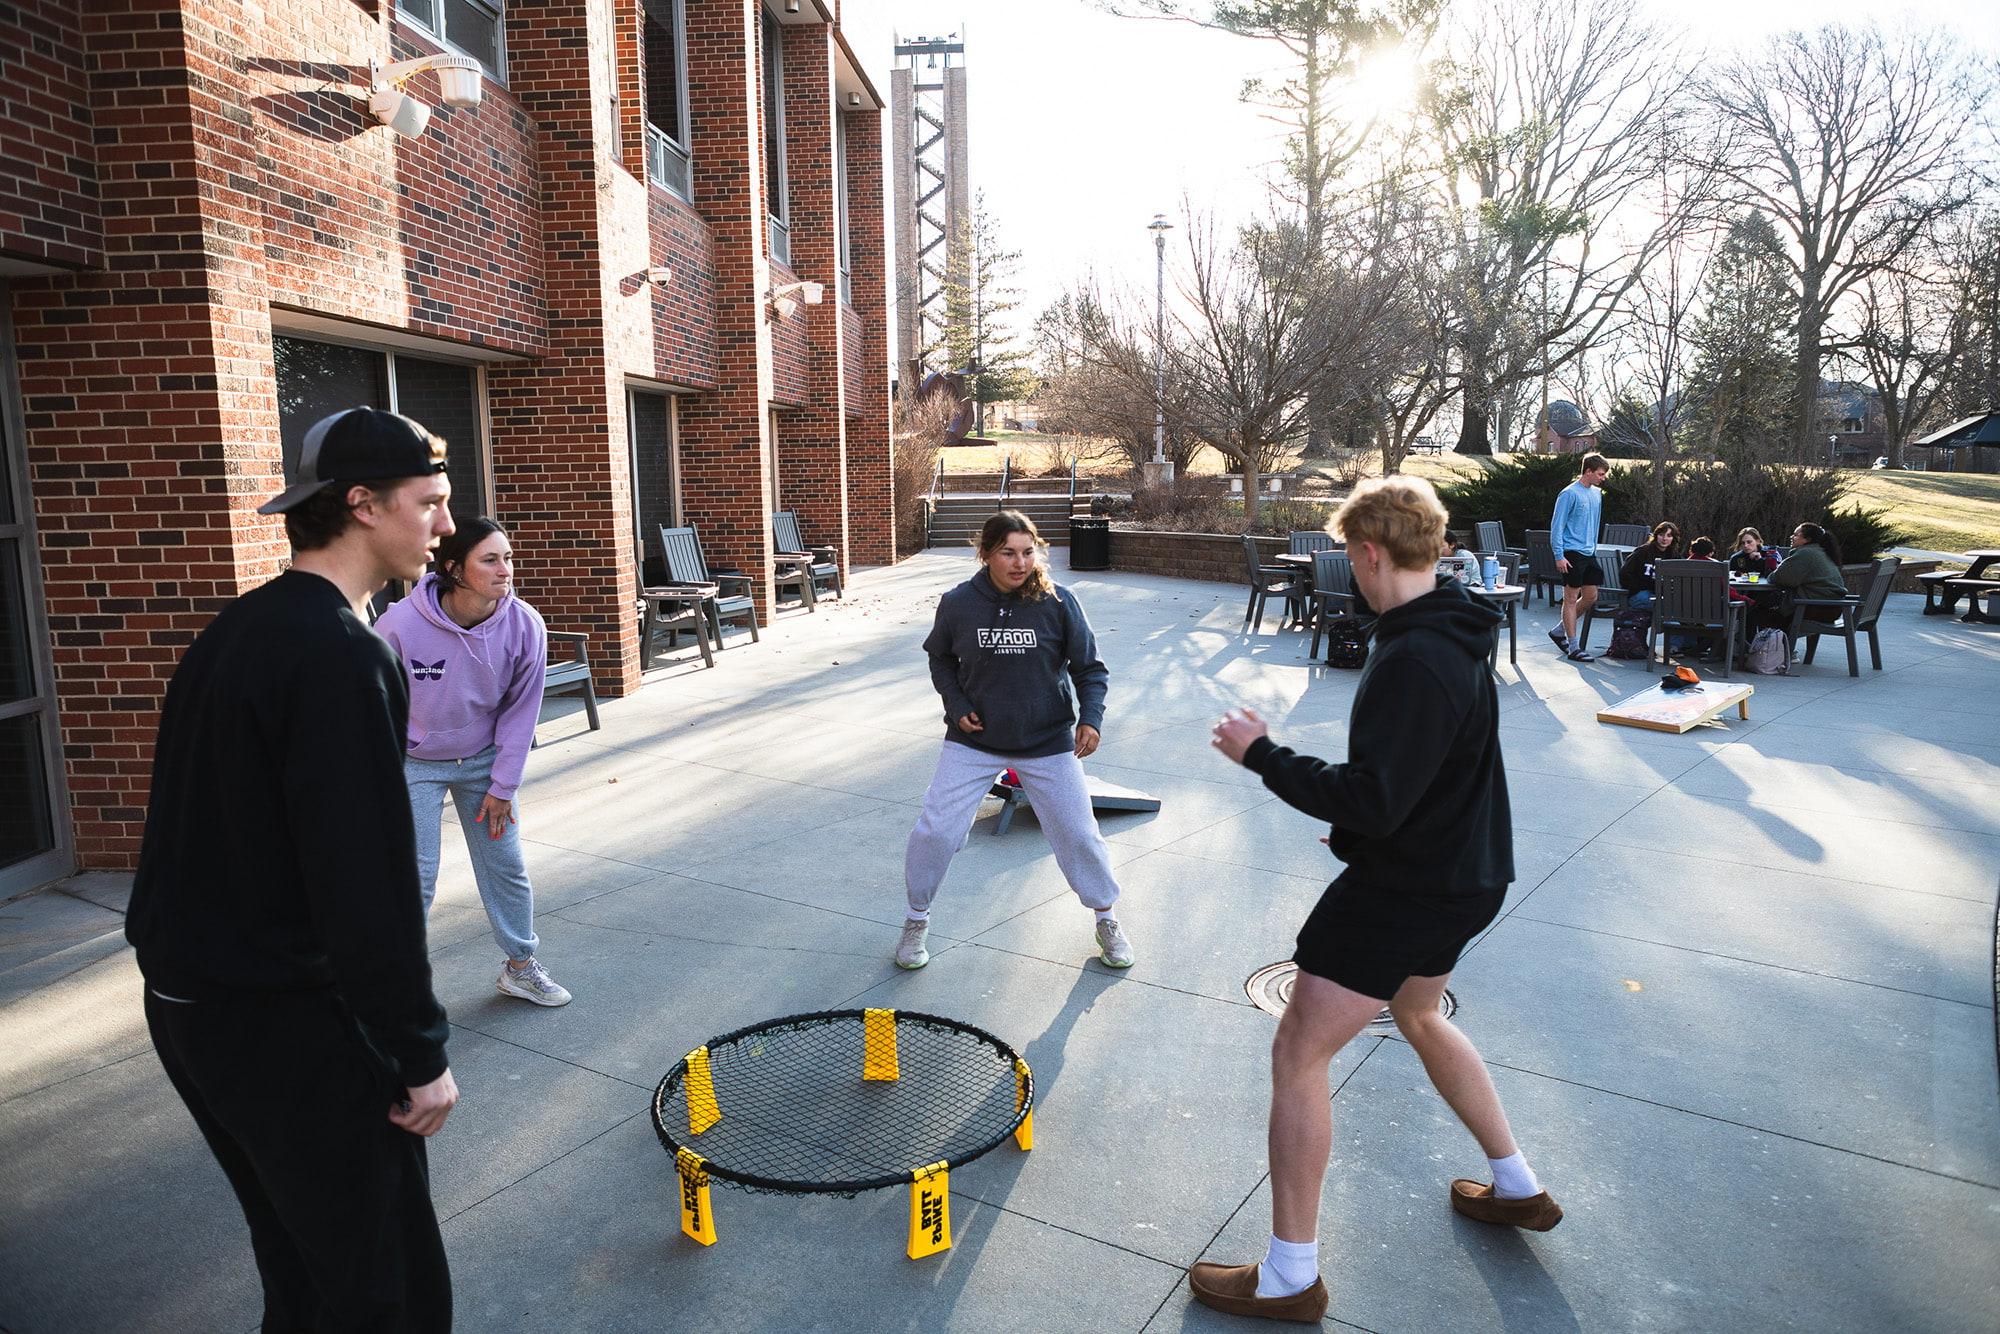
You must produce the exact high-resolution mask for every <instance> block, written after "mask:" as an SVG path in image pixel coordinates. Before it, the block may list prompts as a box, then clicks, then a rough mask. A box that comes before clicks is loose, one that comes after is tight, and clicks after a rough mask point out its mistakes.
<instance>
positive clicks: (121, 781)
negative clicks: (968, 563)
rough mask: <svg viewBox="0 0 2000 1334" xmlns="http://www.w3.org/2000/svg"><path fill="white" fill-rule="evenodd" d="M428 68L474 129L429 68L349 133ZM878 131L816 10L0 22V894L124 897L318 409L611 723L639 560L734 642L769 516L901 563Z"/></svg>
mask: <svg viewBox="0 0 2000 1334" xmlns="http://www.w3.org/2000/svg"><path fill="white" fill-rule="evenodd" d="M441 53H443V54H453V53H455V54H459V55H467V56H471V57H474V58H475V59H476V60H477V62H478V64H479V66H480V67H481V69H480V75H479V79H480V82H479V85H478V86H479V88H480V92H481V98H480V102H479V105H477V106H475V107H458V108H452V107H447V106H446V105H444V103H443V97H444V95H445V94H444V85H443V83H442V80H443V78H444V77H446V76H444V75H442V74H441V73H439V72H438V71H436V70H425V71H422V72H418V73H416V74H414V75H412V76H410V77H409V78H408V79H407V81H406V82H404V83H403V84H402V85H401V90H402V91H403V92H404V93H405V94H407V95H408V96H410V97H412V98H414V99H415V100H416V101H418V102H421V103H423V104H425V105H426V106H428V107H429V108H431V110H432V111H433V113H434V114H433V115H432V116H431V118H430V121H429V124H428V127H427V128H424V129H423V131H422V132H421V133H420V134H418V135H416V136H414V137H409V136H406V135H405V134H402V133H399V132H398V131H397V130H394V129H391V128H389V127H387V126H385V125H383V124H380V123H378V121H377V119H376V117H375V116H374V115H373V114H371V110H370V89H371V84H372V83H374V82H375V81H376V76H375V75H374V73H373V72H372V71H373V67H375V66H386V65H388V64H390V63H391V62H395V61H407V60H413V59H416V58H420V57H424V56H430V55H435V54H441ZM880 112H881V101H880V99H879V97H878V96H877V94H876V92H875V89H874V87H873V86H872V85H871V84H870V82H869V80H868V78H867V75H866V73H865V72H864V71H863V70H862V68H861V67H860V65H859V63H858V62H857V61H856V60H855V58H854V56H853V53H852V52H851V51H850V50H849V49H848V47H847V44H846V42H845V40H844V39H843V38H842V36H841V32H840V26H839V3H838V0H761V2H760V0H286V2H285V3H283V4H272V5H243V4H240V3H238V2H237V0H101V3H92V4H89V5H79V4H76V3H75V2H74V0H22V2H20V3H15V4H11V5H8V6H5V7H4V8H0V426H4V442H0V897H4V895H5V894H6V893H8V892H12V891H14V890H16V889H18V888H21V887H25V886H27V885H32V884H35V883H40V882H41V881H43V880H47V879H49V878H52V877H53V876H55V875H58V874H61V873H62V872H63V871H65V870H66V869H67V868H68V867H70V866H72V865H75V866H80V867H123V866H129V865H130V864H131V863H132V861H133V859H134V856H135V854H136V851H137V848H138V841H139V835H140V829H141V825H142V822H143V819H144V809H145V802H146V788H147V780H148V773H149V766H150V759H151V739H152V734H153V728H154V724H155V719H156V713H157V708H158V704H159V700H160V697H161V694H162V691H163V689H164V686H165V683H166V680H167V678H168V676H169V675H170V674H171V672H172V670H173V667H174V664H175V663H176V661H178V659H179V656H180V653H181V651H182V649H183V648H184V647H185V646H186V645H187V643H188V642H189V640H190V639H191V638H192V637H193V636H194V634H195V633H196V632H197V631H198V630H200V629H201V627H202V626H203V625H204V624H206V623H207V621H208V619H209V618H210V617H211V616H212V615H213V614H214V613H215V611H216V610H217V609H218V608H219V607H220V606H221V605H222V604H223V603H224V602H225V601H227V600H228V599H229V598H232V597H234V596H236V595H237V594H239V593H241V592H243V591H245V590H246V589H248V588H250V587H252V586H254V585H256V584H257V583H259V582H261V581H263V580H265V579H268V578H270V577H271V576H272V575H274V574H275V573H277V571H278V570H279V569H280V568H281V564H282V562H283V560H284V558H285V555H286V551H287V548H286V545H285V541H284V532H283V528H282V525H281V524H280V523H277V522H273V521H272V520H269V519H265V518H262V517H260V516H258V515H257V514H256V513H255V509H256V506H257V505H258V504H259V503H261V502H262V501H263V500H264V499H265V498H267V497H268V496H270V495H271V494H273V493H274V492H275V491H276V490H277V489H278V488H279V485H280V475H281V470H282V458H283V456H284V455H283V451H284V450H285V448H286V447H287V445H290V446H292V447H296V444H297V442H298V440H299V438H300V437H301V436H302V434H303V432H304V430H305V428H306V427H307V426H308V425H310V423H311V422H312V421H313V420H315V419H316V418H318V417H319V416H321V415H323V414H324V413H325V412H328V411H331V410H333V409H335V408H338V407H346V406H351V405H352V404H354V403H357V402H372V403H375V404H377V405H380V406H385V407H394V408H396V409H397V410H399V411H402V412H405V413H407V414H409V415H411V416H413V417H416V418H418V419H419V420H421V421H423V422H425V423H426V424H427V425H429V426H431V427H432V428H433V429H434V430H436V431H438V432H439V433H440V434H441V435H444V436H445V437H446V438H447V439H448V440H449V441H450V442H451V446H452V449H451V461H452V463H451V472H452V480H453V487H454V490H455V492H456V493H457V494H456V495H455V496H454V505H453V508H454V510H455V511H457V512H458V513H459V514H460V515H461V516H463V515H467V514H474V513H479V512H482V511H483V512H488V513H492V514H494V515H496V516H497V517H499V518H500V519H501V520H502V521H503V522H505V523H506V524H507V525H508V526H509V527H510V528H511V529H512V531H513V534H514V543H515V546H516V548H517V550H518V551H519V553H520V563H521V573H520V584H521V588H522V592H523V594H524V595H525V596H526V597H527V598H528V599H529V600H530V601H532V602H533V603H535V605H536V606H537V607H539V608H540V609H541V611H542V612H543V613H544V615H545V616H546V617H547V619H548V622H549V624H550V626H551V627H552V628H557V629H565V630H585V631H588V632H589V634H590V636H591V649H592V656H593V658H594V659H596V660H598V661H600V662H601V663H602V664H603V666H602V668H601V677H600V682H601V685H602V687H603V688H604V689H605V690H606V691H608V692H610V693H613V694H619V693H624V692H627V691H631V690H635V689H637V688H639V685H640V674H639V654H638V640H637V625H636V621H635V618H634V615H633V607H634V602H635V596H636V591H637V589H638V587H639V585H640V581H641V578H642V571H643V567H644V561H645V560H646V559H647V554H648V551H649V550H650V551H651V552H652V553H653V554H654V555H657V548H658V538H657V535H656V534H657V529H658V527H659V526H660V525H662V524H674V523H689V522H691V523H694V524H696V525H698V526H699V528H700V530H701V535H702V539H703V542H704V544H705V546H706V548H707V550H708V553H709V556H710V560H711V562H712V563H714V564H717V565H732V564H733V565H736V566H740V567H741V568H743V569H746V570H750V571H762V572H763V575H764V579H763V583H762V585H761V588H760V600H761V601H762V602H764V603H765V604H766V605H767V606H768V603H769V600H770V594H771V574H772V563H771V560H770V546H771V539H770V518H769V516H770V511H771V510H772V509H773V508H775V507H778V506H782V505H789V506H793V507H796V508H798V509H799V510H801V511H802V514H803V518H804V522H805V530H806V533H807V535H808V536H809V537H811V538H812V539H814V540H816V541H822V542H833V543H836V544H838V545H839V546H840V547H841V548H842V550H843V551H844V553H845V555H846V557H847V559H849V560H850V561H852V562H854V563H857V564H871V563H882V562H886V561H888V560H890V559H892V549H891V522H890V512H889V503H888V497H889V485H890V468H889V403H888V382H887V350H886V321H887V314H886V302H885V292H884V254H883V244H882V236H883V225H882V224H883V218H882V206H883V202H882V201H883V173H882V135H881V114H880ZM666 270H670V271H671V273H670V275H669V274H668V273H666V272H665V271H666ZM800 283H816V284H820V285H822V286H823V290H824V293H825V295H824V300H823V301H821V302H820V303H819V304H816V305H814V304H805V303H804V302H803V301H802V300H800V299H799V298H800V297H801V296H803V295H804V293H805V291H806V289H802V288H799V287H798V286H797V284H800Z"/></svg>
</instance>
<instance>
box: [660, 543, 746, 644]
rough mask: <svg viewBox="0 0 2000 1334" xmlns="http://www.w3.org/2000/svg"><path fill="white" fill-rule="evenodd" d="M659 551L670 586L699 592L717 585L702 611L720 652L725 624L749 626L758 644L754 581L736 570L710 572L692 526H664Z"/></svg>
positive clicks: (704, 600) (705, 599)
mask: <svg viewBox="0 0 2000 1334" xmlns="http://www.w3.org/2000/svg"><path fill="white" fill-rule="evenodd" d="M660 551H661V554H662V555H663V557H664V558H665V560H666V565H667V582H668V585H669V586H672V585H674V584H680V585H683V586H691V587H694V588H697V589H698V588H701V587H703V586H704V585H709V584H713V585H715V587H716V589H717V591H716V592H715V593H712V594H708V593H704V594H703V595H702V597H701V609H702V612H703V614H704V615H706V616H707V618H708V627H709V629H710V630H711V631H712V632H713V633H714V635H715V647H716V648H717V649H718V650H720V649H721V648H723V647H724V644H723V642H722V623H723V622H724V621H745V622H747V623H748V624H749V626H750V640H751V642H752V643H755V642H756V641H757V640H758V638H759V635H758V633H757V603H756V601H755V600H754V599H753V598H752V597H751V596H750V589H751V587H752V586H753V585H754V584H755V582H756V581H755V580H753V579H752V578H751V577H750V576H749V575H747V574H743V573H740V572H738V571H735V570H713V571H712V570H710V569H709V568H708V561H707V559H706V558H705V557H704V556H703V555H702V554H701V534H700V533H698V532H696V531H695V528H694V525H692V524H690V525H688V526H687V527H685V528H668V527H665V526H664V525H663V526H662V527H661V528H660Z"/></svg>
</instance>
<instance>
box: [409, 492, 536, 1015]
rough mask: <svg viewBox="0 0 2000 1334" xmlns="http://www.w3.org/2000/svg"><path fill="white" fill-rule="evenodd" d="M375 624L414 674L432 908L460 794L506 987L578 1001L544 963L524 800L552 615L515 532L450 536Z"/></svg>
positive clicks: (417, 771) (413, 729) (412, 758)
mask: <svg viewBox="0 0 2000 1334" xmlns="http://www.w3.org/2000/svg"><path fill="white" fill-rule="evenodd" d="M375 629H376V631H377V633H379V634H380V635H381V636H382V637H383V638H384V639H386V640H388V641H389V644H390V646H391V647H392V648H394V649H395V650H396V656H397V657H398V658H400V659H401V660H402V663H403V670H404V672H405V673H407V674H408V676H409V680H410V735H409V743H408V750H407V752H406V753H405V756H404V759H403V777H404V780H405V781H406V782H407V783H408V784H409V787H410V813H411V815H412V816H413V817H414V818H415V820H416V826H417V870H418V872H419V873H420V874H421V875H422V877H423V886H424V912H425V913H426V914H428V913H429V912H430V908H431V899H432V897H433V896H434V895H435V894H436V893H437V872H438V855H439V848H438V844H439V841H440V838H441V832H442V831H441V828H440V826H441V824H442V821H443V818H444V800H445V797H446V795H447V794H449V795H450V797H451V799H452V801H453V802H454V803H455V804H456V805H457V806H458V823H459V827H460V829H461V830H462V831H463V832H464V834H465V847H466V851H467V852H468V853H470V854H471V856H472V875H473V879H474V880H475V881H477V882H478V885H479V898H480V901H481V902H482V903H484V904H485V905H486V920H487V921H489V922H491V923H492V925H493V939H494V940H495V941H496V942H498V944H499V946H500V951H501V953H503V954H504V955H506V956H507V961H506V964H505V965H504V966H503V967H502V968H501V969H500V976H499V978H498V980H497V981H496V982H495V983H494V987H495V989H496V990H498V991H499V992H500V994H501V995H503V996H518V997H519V998H521V999H522V1000H526V1001H533V1002H534V1003H535V1004H537V1005H567V1004H569V1000H570V995H569V992H568V991H566V990H564V989H563V988H562V987H561V986H559V985H558V984H557V983H556V980H555V979H554V978H552V977H550V976H549V974H548V970H547V969H545V968H543V967H542V965H541V963H540V962H539V961H538V960H537V959H536V958H535V948H536V946H537V945H538V944H539V943H540V942H539V941H538V940H537V939H536V938H535V890H534V886H533V885H531V884H530V883H529V881H528V868H527V866H526V864H525V863H524V862H523V861H522V859H521V830H520V812H519V811H518V809H517V808H516V803H515V799H514V798H515V792H516V791H517V790H518V789H519V787H520V786H521V771H522V769H523V768H524V767H525V766H526V764H527V760H528V747H529V745H530V744H531V743H532V742H533V741H534V738H535V720H536V719H537V717H539V716H540V714H541V711H542V679H543V672H544V670H545V669H546V667H547V663H548V631H547V629H546V628H545V627H544V626H543V625H542V618H541V616H540V614H538V613H537V612H536V611H535V609H534V608H533V607H530V606H529V605H528V604H527V603H525V602H523V601H521V600H520V599H519V598H517V597H515V596H514V548H513V546H512V545H511V544H510V543H509V542H508V541H507V532H506V530H505V529H503V528H502V527H501V526H500V525H499V524H497V523H495V522H493V520H491V519H487V518H478V519H473V520H471V521H470V522H468V523H466V524H464V525H463V526H461V527H460V528H459V529H458V531H457V532H455V533H453V534H452V535H451V536H450V537H447V538H445V539H444V541H443V542H441V543H439V544H438V549H437V561H436V565H435V567H434V572H433V573H431V574H427V575H425V576H424V577H423V579H422V580H421V581H419V582H418V584H417V586H416V588H414V589H413V590H411V592H410V595H409V596H408V597H406V598H404V599H403V600H402V601H401V602H398V603H396V604H395V605H394V606H392V607H390V608H389V610H387V611H385V612H383V613H382V618H381V619H380V620H379V621H377V622H376V623H375Z"/></svg>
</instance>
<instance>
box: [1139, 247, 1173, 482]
mask: <svg viewBox="0 0 2000 1334" xmlns="http://www.w3.org/2000/svg"><path fill="white" fill-rule="evenodd" d="M1173 229H1174V225H1173V224H1172V223H1171V222H1168V221H1167V215H1166V214H1164V213H1155V214H1154V215H1153V220H1152V221H1151V222H1149V223H1147V224H1146V230H1147V231H1149V232H1151V233H1152V234H1153V257H1154V268H1153V462H1152V464H1151V466H1150V467H1148V468H1147V469H1146V470H1145V471H1146V472H1147V473H1149V474H1151V475H1150V476H1149V477H1148V478H1147V480H1148V481H1151V482H1154V483H1156V484H1158V483H1166V482H1171V481H1173V479H1174V469H1173V465H1172V464H1170V463H1168V462H1167V370H1166V353H1167V233H1168V232H1170V231H1172V230H1173Z"/></svg>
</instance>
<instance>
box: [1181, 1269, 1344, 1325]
mask: <svg viewBox="0 0 2000 1334" xmlns="http://www.w3.org/2000/svg"><path fill="white" fill-rule="evenodd" d="M1188 1288H1189V1290H1190V1291H1192V1292H1193V1293H1194V1299H1195V1300H1196V1301H1198V1302H1200V1303H1201V1304H1202V1305H1203V1306H1208V1307H1213V1308H1214V1309H1215V1310H1218V1311H1227V1312H1228V1313H1229V1314H1230V1315H1250V1316H1261V1317H1263V1318H1264V1319H1266V1320H1296V1321H1297V1322H1299V1323H1300V1324H1302V1325H1317V1324H1318V1323H1319V1320H1320V1317H1321V1316H1323V1315H1325V1314H1326V1283H1325V1282H1324V1281H1323V1280H1321V1279H1320V1278H1319V1277H1317V1276H1315V1277H1314V1278H1313V1282H1312V1286H1311V1287H1310V1288H1307V1289H1306V1290H1305V1291H1303V1292H1295V1293H1293V1294H1292V1295H1291V1296H1289V1297H1259V1296H1258V1295H1257V1266H1256V1265H1255V1264H1254V1263H1253V1264H1247V1265H1216V1264H1209V1263H1208V1262H1207V1261H1205V1260H1204V1261H1203V1262H1202V1263H1200V1264H1198V1265H1196V1266H1195V1267H1194V1268H1192V1269H1190V1270H1188Z"/></svg>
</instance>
